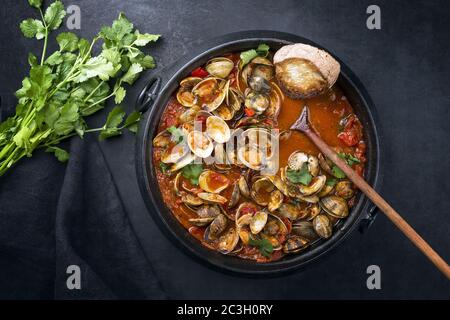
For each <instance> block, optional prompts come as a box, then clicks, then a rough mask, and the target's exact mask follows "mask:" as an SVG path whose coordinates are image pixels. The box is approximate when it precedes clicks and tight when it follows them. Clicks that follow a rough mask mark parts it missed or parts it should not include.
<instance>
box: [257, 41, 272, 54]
mask: <svg viewBox="0 0 450 320" xmlns="http://www.w3.org/2000/svg"><path fill="white" fill-rule="evenodd" d="M269 50H270V47H269V46H268V45H267V44H265V43H261V44H260V45H259V46H258V48H256V52H257V53H258V55H259V56H261V57H267V55H268V54H269Z"/></svg>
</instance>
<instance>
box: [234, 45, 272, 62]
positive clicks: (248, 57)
mask: <svg viewBox="0 0 450 320" xmlns="http://www.w3.org/2000/svg"><path fill="white" fill-rule="evenodd" d="M269 50H270V47H269V46H268V45H267V44H265V43H261V44H260V45H259V46H258V48H256V49H250V50H247V51H243V52H241V55H240V58H241V61H240V67H241V68H243V67H244V66H245V65H246V64H248V63H249V62H250V61H252V60H253V59H254V58H256V57H257V56H260V57H266V56H267V55H268V54H269Z"/></svg>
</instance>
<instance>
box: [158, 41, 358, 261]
mask: <svg viewBox="0 0 450 320" xmlns="http://www.w3.org/2000/svg"><path fill="white" fill-rule="evenodd" d="M304 46H306V45H303V46H301V48H300V49H302V50H306V51H305V52H306V53H308V50H309V49H310V48H308V47H309V46H308V47H304ZM311 48H312V47H311ZM294 49H296V50H297V51H295V50H294ZM292 50H293V51H292ZM298 50H299V48H298V47H297V48H289V46H286V47H284V48H282V49H280V50H279V51H278V52H277V53H276V54H275V56H273V55H272V54H271V53H269V54H267V55H257V56H255V57H254V58H253V59H251V60H250V61H248V63H246V64H243V63H242V62H241V61H240V60H239V58H238V57H239V56H236V55H225V56H223V57H215V58H213V59H211V60H209V61H208V62H207V63H206V64H205V65H204V66H203V67H202V68H201V70H200V71H201V72H193V73H192V74H191V75H190V76H188V77H186V78H185V79H183V80H182V81H181V82H180V85H179V88H178V91H177V92H176V95H175V97H176V102H177V104H178V106H179V107H178V108H179V109H178V110H180V111H179V112H178V114H177V119H176V122H175V125H172V126H170V127H165V128H162V130H160V131H159V133H158V134H157V136H156V137H155V138H154V139H153V146H154V148H155V149H157V150H158V159H159V161H160V163H161V167H163V168H164V171H163V173H161V176H163V177H164V179H167V180H168V181H170V188H171V190H170V191H169V190H167V191H166V192H171V193H173V194H174V195H175V197H176V199H177V205H179V207H180V208H181V209H180V210H181V211H182V212H183V217H185V219H184V220H183V219H182V223H183V224H184V225H185V226H186V227H187V228H188V229H189V231H190V232H191V234H193V235H194V236H196V237H197V238H198V239H199V240H201V241H202V243H203V244H204V245H205V246H208V247H209V248H211V249H213V250H216V251H218V252H220V253H222V254H229V255H236V256H239V257H241V258H246V259H254V260H257V261H272V260H276V259H279V258H281V257H282V256H283V255H285V254H296V253H299V252H302V251H304V250H305V249H307V248H308V247H309V246H310V245H311V244H313V243H314V242H316V241H320V239H328V238H330V237H331V236H332V234H333V229H334V226H335V225H336V224H338V223H339V221H340V220H341V219H345V218H346V217H347V216H348V215H349V203H350V202H351V199H353V198H354V195H355V189H354V186H353V185H352V183H351V182H350V181H348V180H347V179H345V178H344V179H342V178H340V179H339V178H337V177H336V176H335V175H334V173H333V170H332V166H333V164H332V163H331V162H330V161H329V160H328V159H326V158H325V157H324V156H323V155H321V154H308V153H306V152H304V151H302V150H297V151H294V152H292V153H291V154H290V156H289V159H288V161H287V164H286V166H284V167H281V168H278V167H276V165H277V162H276V161H275V160H274V158H276V157H278V150H277V147H276V146H275V144H274V142H273V141H277V143H278V141H283V139H285V137H284V135H286V134H287V135H289V134H290V133H289V132H278V131H275V132H274V131H273V130H271V129H273V128H276V125H277V121H278V116H279V114H280V110H281V108H282V104H283V101H284V99H285V93H286V94H287V95H288V96H295V97H298V96H302V97H304V96H309V95H316V94H319V93H321V92H323V91H324V90H325V89H326V88H329V87H331V86H332V85H333V84H334V82H335V81H336V79H335V78H337V75H336V70H337V74H338V73H339V67H338V65H337V69H336V66H335V65H333V66H334V69H333V70H334V71H333V72H334V73H333V72H331V73H326V74H324V73H323V72H322V71H321V70H322V69H324V68H323V63H324V61H325V60H327V57H325V56H322V55H319V56H320V57H321V58H320V59H322V60H320V61H318V60H317V59H315V60H314V59H313V61H311V60H308V59H306V58H305V57H303V58H298V56H296V54H298ZM317 50H318V49H317ZM306 55H307V54H306ZM330 58H331V57H330ZM331 59H332V58H331ZM333 61H335V60H334V59H333ZM333 61H332V63H334V62H333ZM196 70H197V69H196ZM298 73H299V74H300V75H301V77H303V78H302V79H300V80H299V79H296V77H298V76H299V74H298ZM292 81H294V82H295V81H297V82H300V85H297V86H295V85H294V86H293V85H292ZM297 84H298V83H297ZM308 88H309V89H308ZM310 88H313V90H312V91H311V90H310ZM308 90H309V91H308ZM292 120H295V119H292ZM236 141H237V142H236ZM239 142H241V143H239ZM271 168H275V170H274V171H270V170H268V169H271ZM194 169H195V170H194ZM186 217H187V218H186Z"/></svg>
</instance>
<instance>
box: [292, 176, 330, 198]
mask: <svg viewBox="0 0 450 320" xmlns="http://www.w3.org/2000/svg"><path fill="white" fill-rule="evenodd" d="M326 181H327V177H326V176H323V175H322V176H317V177H314V178H312V180H311V182H310V184H309V185H307V186H305V185H302V184H301V185H299V187H298V189H299V191H300V193H301V194H302V195H303V196H310V195H313V194H315V193H317V192H319V191H320V190H321V189H322V188H323V186H324V185H325V182H326Z"/></svg>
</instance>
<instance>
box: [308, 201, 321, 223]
mask: <svg viewBox="0 0 450 320" xmlns="http://www.w3.org/2000/svg"><path fill="white" fill-rule="evenodd" d="M321 211H322V208H320V205H319V204H318V203H313V204H310V205H309V207H308V220H309V221H311V220H313V219H314V218H315V217H317V215H319V213H320V212H321Z"/></svg>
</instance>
